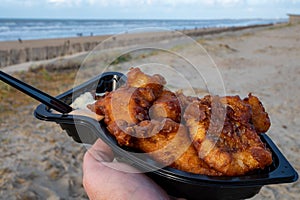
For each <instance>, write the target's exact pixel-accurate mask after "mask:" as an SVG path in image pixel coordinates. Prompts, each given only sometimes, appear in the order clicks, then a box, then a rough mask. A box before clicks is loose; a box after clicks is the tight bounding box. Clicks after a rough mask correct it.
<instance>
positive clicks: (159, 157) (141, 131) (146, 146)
mask: <svg viewBox="0 0 300 200" xmlns="http://www.w3.org/2000/svg"><path fill="white" fill-rule="evenodd" d="M118 124H119V125H120V124H121V123H118ZM108 128H109V130H110V131H111V133H112V134H113V135H115V136H116V138H118V139H117V140H118V143H119V144H124V143H123V141H124V140H122V139H124V138H126V135H127V136H128V135H130V137H127V138H126V139H125V140H127V139H129V140H127V143H126V146H129V147H132V148H135V149H139V150H141V151H143V152H145V153H147V154H146V156H150V157H152V158H153V159H154V160H155V161H157V162H158V163H160V165H161V167H165V166H170V167H173V168H176V169H179V170H182V171H187V172H191V173H195V174H205V175H211V176H220V175H221V173H220V172H217V171H216V170H214V169H212V168H210V167H209V166H208V165H207V164H206V163H205V162H204V161H203V160H201V159H200V158H199V157H198V155H197V151H196V150H195V148H194V146H193V145H192V142H191V140H190V138H189V136H188V133H187V129H186V127H185V126H184V125H182V124H179V123H176V122H174V121H173V120H171V119H168V118H165V119H164V120H162V121H157V120H151V121H150V120H145V121H142V122H141V123H139V124H138V125H134V126H128V124H126V122H123V123H122V126H118V125H117V124H114V125H112V124H111V125H110V126H109V127H108ZM120 136H122V137H120ZM120 139H121V140H120Z"/></svg>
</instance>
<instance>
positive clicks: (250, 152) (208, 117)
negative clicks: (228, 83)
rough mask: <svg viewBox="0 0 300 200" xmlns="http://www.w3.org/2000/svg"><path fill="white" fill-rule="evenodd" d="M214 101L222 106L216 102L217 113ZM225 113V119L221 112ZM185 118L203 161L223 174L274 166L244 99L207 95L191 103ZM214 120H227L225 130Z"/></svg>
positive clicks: (230, 174) (241, 172) (227, 174)
mask: <svg viewBox="0 0 300 200" xmlns="http://www.w3.org/2000/svg"><path fill="white" fill-rule="evenodd" d="M214 101H217V102H219V103H220V104H218V103H215V105H217V107H216V108H215V112H216V113H217V114H214V113H212V112H211V111H212V102H214ZM223 111H226V113H225V116H224V119H223V120H222V119H221V118H219V117H222V115H218V114H219V113H218V112H220V113H222V112H223ZM244 112H247V113H244ZM213 115H217V117H216V118H215V119H214V120H212V116H213ZM184 117H185V120H186V122H187V126H188V127H189V133H190V135H191V138H193V144H194V146H195V148H196V149H197V151H198V155H199V156H200V158H201V159H203V160H204V161H205V162H206V163H207V164H208V165H209V166H210V167H212V168H213V169H215V170H217V171H219V172H221V173H222V174H223V175H226V176H235V175H242V174H245V173H247V172H249V171H252V170H255V169H259V168H261V169H263V168H264V167H266V166H268V165H270V164H271V163H272V155H271V152H270V151H269V150H268V149H267V148H266V147H265V145H264V144H263V143H262V141H261V140H260V138H259V136H258V134H257V133H256V132H255V130H254V128H253V127H252V125H251V124H250V119H251V109H250V108H249V106H248V105H247V104H245V103H243V101H242V100H241V99H240V98H238V97H236V96H235V97H221V98H220V97H211V96H207V97H205V98H204V99H202V101H201V100H199V101H194V102H193V103H192V104H190V106H188V108H187V109H186V112H185V115H184ZM214 121H217V122H221V121H223V123H224V124H223V126H222V129H219V128H215V127H214V123H215V122H214ZM211 126H212V127H211ZM218 130H219V131H218Z"/></svg>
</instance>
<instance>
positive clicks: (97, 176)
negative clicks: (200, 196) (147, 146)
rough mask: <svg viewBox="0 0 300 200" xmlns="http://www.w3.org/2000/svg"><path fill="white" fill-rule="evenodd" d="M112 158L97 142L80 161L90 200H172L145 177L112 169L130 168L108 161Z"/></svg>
mask: <svg viewBox="0 0 300 200" xmlns="http://www.w3.org/2000/svg"><path fill="white" fill-rule="evenodd" d="M113 159H114V155H113V152H112V150H111V148H110V147H109V146H108V145H107V144H105V143H104V142H103V141H102V140H100V139H98V140H97V141H96V143H95V144H94V145H93V146H92V147H91V148H90V149H89V150H88V151H87V152H86V154H85V156H84V161H83V186H84V188H85V190H86V192H87V195H88V197H89V198H90V199H91V200H98V199H110V200H115V199H122V200H133V199H136V200H140V199H143V200H148V199H149V200H158V199H159V200H169V199H172V198H171V197H169V196H168V195H167V193H166V192H165V191H164V190H163V189H162V188H160V187H159V186H158V185H157V184H156V183H154V182H153V181H152V180H151V179H150V178H148V177H147V176H146V175H144V174H142V173H126V172H123V171H120V170H116V168H127V169H129V168H132V167H130V166H127V165H125V164H124V163H118V162H112V161H113ZM110 166H111V167H110ZM135 171H136V170H135Z"/></svg>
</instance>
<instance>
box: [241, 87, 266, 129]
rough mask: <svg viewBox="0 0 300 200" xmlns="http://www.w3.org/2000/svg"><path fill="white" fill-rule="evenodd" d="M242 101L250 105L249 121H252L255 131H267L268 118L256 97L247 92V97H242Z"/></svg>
mask: <svg viewBox="0 0 300 200" xmlns="http://www.w3.org/2000/svg"><path fill="white" fill-rule="evenodd" d="M244 102H246V103H247V104H249V105H250V106H251V109H252V116H251V122H252V123H253V125H254V127H255V130H256V132H257V133H265V132H267V131H268V130H269V128H270V126H271V122H270V118H269V115H268V113H267V112H266V111H265V108H264V106H263V105H262V103H261V101H260V100H259V99H258V97H256V96H254V95H252V94H251V93H249V94H248V97H247V98H245V99H244Z"/></svg>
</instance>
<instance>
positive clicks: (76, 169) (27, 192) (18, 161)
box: [0, 24, 300, 200]
mask: <svg viewBox="0 0 300 200" xmlns="http://www.w3.org/2000/svg"><path fill="white" fill-rule="evenodd" d="M299 32H300V25H299V24H298V25H289V24H283V25H278V26H271V27H260V28H253V29H247V30H241V31H234V32H224V33H219V34H214V35H205V36H201V37H197V38H195V40H197V41H198V42H199V43H200V44H201V45H202V46H203V47H204V48H205V49H206V50H207V52H208V54H209V55H210V56H211V58H212V59H213V60H214V62H215V64H216V65H217V67H218V70H219V71H220V75H221V77H222V80H223V82H224V89H225V91H226V94H229V95H240V96H241V97H246V96H247V95H248V93H249V92H252V93H253V94H255V95H257V96H259V97H260V99H261V101H262V102H263V104H264V106H265V108H266V110H267V112H268V113H269V116H270V118H271V122H272V125H271V128H270V130H269V131H268V133H267V134H268V135H269V136H270V137H271V139H272V140H273V141H274V143H276V145H277V146H278V147H279V149H280V150H281V151H282V153H283V154H284V155H285V156H286V158H287V159H288V160H289V162H290V163H291V164H292V165H293V166H294V168H295V169H296V170H297V171H298V172H299V171H300V148H299V147H300V140H299V138H300V115H299V113H300V103H299V102H300V64H299V63H300V56H299V55H300V34H299ZM193 48H194V47H193V46H189V45H184V44H180V45H177V46H176V51H177V52H180V53H182V54H186V55H189V57H190V58H191V59H192V60H193V61H194V62H199V63H201V60H199V59H201V56H199V55H197V53H196V52H197V51H195V49H193ZM174 49H175V47H173V50H174ZM144 59H145V60H146V61H147V60H161V61H164V62H170V63H172V62H175V61H174V60H172V59H170V58H168V57H166V56H164V55H163V54H152V55H150V56H148V57H145V58H144ZM145 60H143V59H138V60H136V61H132V62H130V63H126V62H124V63H121V64H122V65H126V64H130V65H139V64H141V63H143V62H144V61H145ZM183 67H184V66H183ZM12 68H13V67H8V68H5V69H6V70H8V71H9V69H12ZM12 71H13V70H11V71H9V72H10V73H12ZM0 84H2V83H0ZM70 87H72V86H70ZM220 87H221V86H220ZM222 87H223V86H222ZM0 93H1V91H0ZM18 98H22V97H18ZM36 105H37V103H36V102H33V103H30V104H29V105H26V106H23V107H20V108H19V109H20V113H16V114H10V115H8V116H5V117H3V116H2V118H1V119H0V124H1V127H0V133H1V135H0V140H1V146H0V158H1V159H0V188H1V189H0V198H3V199H46V198H49V199H86V198H87V196H86V194H85V192H84V190H83V188H82V182H81V179H82V169H81V167H82V157H83V155H84V152H85V147H84V146H83V145H81V144H77V143H75V142H73V141H72V139H71V138H69V137H68V136H67V134H66V133H65V132H64V131H63V130H61V129H60V127H59V126H58V125H57V124H54V123H49V122H43V121H39V120H37V119H35V118H34V116H33V115H32V113H33V110H34V108H35V107H36ZM99 188H101V186H99ZM299 198H300V184H299V181H297V182H295V183H291V184H279V185H269V186H264V187H263V188H262V189H261V191H260V193H259V194H258V195H256V196H255V197H253V198H252V199H255V200H256V199H257V200H258V199H271V200H275V199H276V200H277V199H287V200H290V199H295V200H296V199H299Z"/></svg>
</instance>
